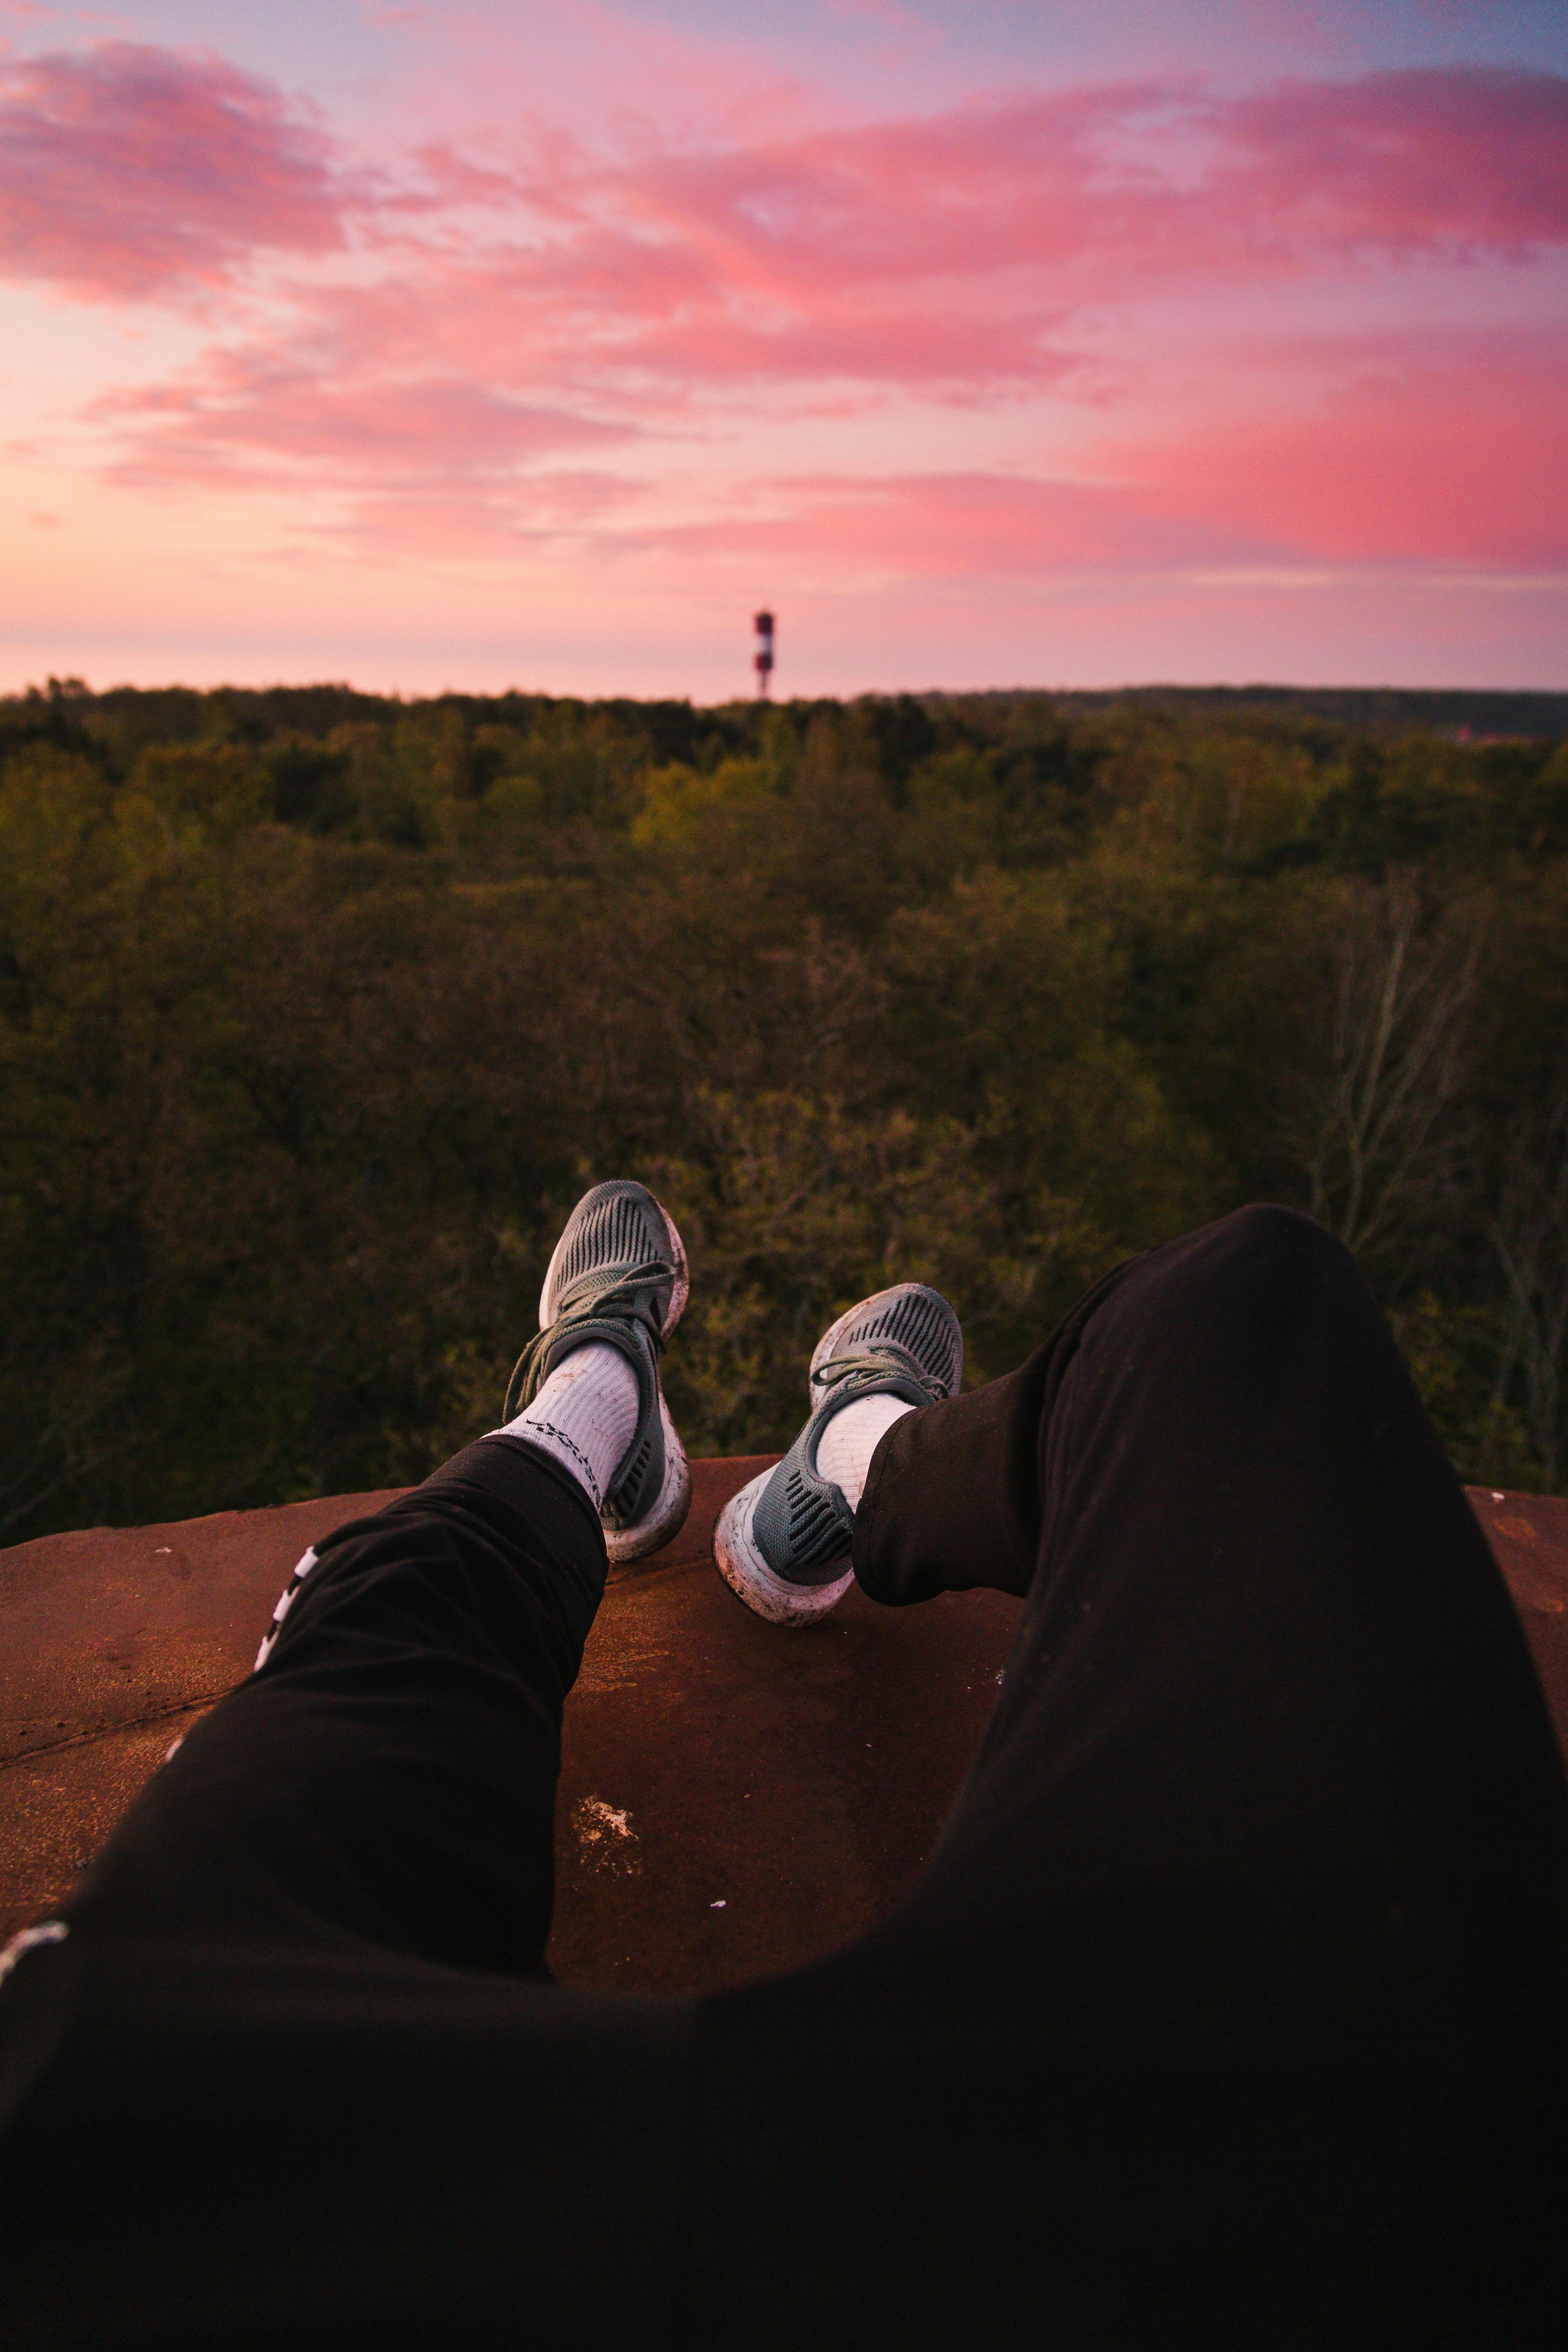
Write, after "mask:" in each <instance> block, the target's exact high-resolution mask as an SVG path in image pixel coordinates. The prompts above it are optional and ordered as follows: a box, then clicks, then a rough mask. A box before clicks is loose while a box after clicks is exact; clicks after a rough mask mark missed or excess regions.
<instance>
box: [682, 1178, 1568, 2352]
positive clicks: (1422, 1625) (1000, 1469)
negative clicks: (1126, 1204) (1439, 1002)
mask: <svg viewBox="0 0 1568 2352" xmlns="http://www.w3.org/2000/svg"><path fill="white" fill-rule="evenodd" d="M855 1564H856V1570H857V1574H858V1578H859V1580H860V1582H861V1584H862V1586H863V1587H864V1588H865V1590H867V1591H868V1592H869V1593H871V1594H872V1595H873V1597H878V1598H883V1599H887V1600H892V1601H900V1600H909V1599H917V1598H921V1597H924V1596H927V1595H930V1594H933V1593H935V1592H937V1591H942V1590H944V1589H950V1588H962V1587H964V1586H970V1585H974V1584H982V1583H984V1584H992V1585H996V1586H1000V1587H1001V1588H1002V1589H1003V1590H1006V1591H1016V1592H1020V1593H1026V1594H1027V1606H1026V1612H1025V1615H1024V1618H1023V1620H1022V1622H1021V1625H1020V1629H1019V1633H1018V1636H1017V1640H1016V1645H1015V1647H1014V1650H1013V1653H1012V1654H1011V1657H1010V1658H1009V1661H1008V1663H1007V1666H1006V1670H1005V1680H1004V1685H1003V1690H1002V1693H1001V1696H1000V1699H999V1703H998V1706H997V1709H996V1712H995V1715H994V1719H993V1721H992V1723H991V1725H990V1727H989V1729H988V1731H987V1734H986V1737H985V1738H984V1742H983V1744H982V1748H981V1750H980V1753H979V1755H978V1757H977V1758H976V1759H975V1763H974V1766H973V1769H972V1771H971V1773H970V1775H969V1778H968V1780H967V1782H966V1785H965V1788H964V1790H963V1792H962V1795H961V1798H960V1800H959V1802H958V1804H957V1806H956V1807H955V1809H954V1811H953V1814H952V1819H951V1821H950V1822H949V1824H948V1826H947V1829H946V1831H945V1832H944V1835H943V1837H942V1841H941V1843H940V1845H939V1848H938V1851H937V1852H936V1853H935V1855H934V1857H933V1859H932V1862H931V1864H930V1866H929V1867H928V1871H927V1873H926V1875H925V1877H924V1879H923V1881H922V1883H921V1885H920V1886H919V1887H918V1888H917V1890H916V1892H915V1894H914V1895H913V1897H912V1898H911V1900H910V1903H909V1904H908V1905H907V1906H905V1908H904V1910H903V1911H902V1912H901V1913H900V1915H899V1916H897V1917H895V1918H894V1919H893V1920H892V1921H891V1922H889V1924H888V1926H887V1927H884V1928H883V1929H881V1930H879V1932H878V1933H876V1934H874V1935H873V1936H872V1937H868V1938H867V1939H866V1940H865V1941H864V1942H863V1943H862V1944H860V1945H859V1946H858V1947H856V1948H853V1949H851V1950H850V1951H849V1952H847V1953H846V1954H844V1955H842V1956H840V1957H839V1958H837V1959H835V1960H831V1961H828V1962H826V1963H825V1964H823V1965H822V1966H821V1967H819V1968H816V1969H808V1970H804V1971H802V1972H800V1973H799V1974H798V1975H797V1976H795V1977H794V1978H792V1979H787V1980H785V1981H784V1982H783V1983H781V1984H779V1985H775V1986H771V1987H763V1988H758V1989H757V1990H754V1991H751V1992H744V1993H739V1994H733V1995H730V1996H726V1997H724V1998H723V1999H721V2000H716V2001H711V2002H709V2003H707V2004H705V2007H704V2011H703V2013H702V2021H701V2027H700V2081H701V2084H702V2094H701V2103H700V2121H699V2128H700V2133H701V2135H702V2137H703V2138H704V2141H705V2142H708V2143H710V2157H709V2160H708V2162H707V2163H706V2164H705V2166H704V2171H703V2178H704V2179H705V2181H706V2182H707V2184H708V2189H707V2195H706V2200H705V2210H704V2214H703V2221H702V2228H701V2232H700V2246H701V2250H702V2252H701V2261H700V2266H699V2271H698V2274H697V2283H696V2287H695V2290H694V2296H693V2305H692V2309H693V2314H694V2326H695V2329H696V2332H697V2336H698V2340H700V2341H703V2342H711V2343H715V2344H718V2343H724V2344H729V2343H739V2342H742V2341H745V2342H747V2343H748V2344H750V2345H752V2346H759V2345H764V2344H774V2343H776V2344H778V2345H780V2346H782V2345H784V2344H786V2343H793V2342H796V2341H806V2340H810V2341H813V2342H814V2343H823V2344H837V2343H844V2344H849V2343H851V2342H857V2343H861V2344H863V2343H865V2342H866V2341H868V2340H871V2341H877V2342H881V2341H884V2340H886V2341H892V2340H894V2339H895V2338H896V2337H897V2336H899V2335H900V2333H901V2334H902V2335H903V2336H905V2337H906V2338H907V2339H908V2340H912V2341H915V2342H921V2343H924V2342H931V2343H937V2342H945V2341H950V2340H956V2331H959V2330H967V2331H968V2332H969V2333H970V2335H971V2336H973V2337H975V2338H977V2339H983V2338H984V2336H985V2331H986V2328H987V2327H1001V2326H1005V2325H1008V2324H1009V2323H1008V2320H1007V2315H1009V2314H1011V2315H1012V2318H1011V2323H1010V2324H1011V2326H1013V2328H1014V2329H1015V2330H1017V2329H1018V2328H1020V2327H1024V2328H1029V2327H1033V2328H1036V2329H1037V2330H1038V2331H1039V2332H1040V2333H1041V2334H1042V2336H1045V2335H1047V2334H1048V2336H1049V2338H1050V2340H1052V2341H1054V2342H1059V2343H1064V2344H1078V2343H1081V2342H1085V2341H1092V2342H1096V2343H1112V2344H1117V2345H1122V2344H1131V2343H1144V2342H1148V2343H1159V2344H1161V2345H1162V2346H1165V2345H1173V2344H1184V2343H1189V2342H1193V2343H1210V2342H1214V2341H1228V2340H1234V2339H1235V2338H1237V2337H1240V2338H1241V2339H1242V2340H1246V2341H1249V2342H1256V2343H1267V2344H1268V2345H1269V2346H1270V2347H1273V2346H1276V2345H1279V2344H1285V2343H1296V2342H1303V2343H1316V2342H1319V2341H1326V2340H1330V2339H1331V2338H1332V2337H1334V2336H1336V2335H1337V2336H1343V2335H1345V2334H1347V2333H1349V2334H1353V2335H1354V2336H1355V2338H1356V2340H1358V2341H1361V2340H1364V2341H1373V2342H1389V2343H1404V2342H1406V2341H1422V2342H1429V2341H1430V2342H1444V2341H1449V2340H1452V2336H1451V2334H1450V2330H1451V2329H1453V2330H1457V2331H1458V2340H1461V2341H1479V2340H1483V2336H1484V2338H1485V2340H1487V2341H1489V2342H1501V2341H1513V2340H1521V2341H1536V2340H1540V2339H1539V2338H1538V2337H1537V2336H1536V2335H1535V2334H1533V2333H1532V2330H1534V2329H1535V2328H1536V2327H1537V2326H1539V2323H1540V2321H1541V2317H1542V2310H1543V2309H1544V2310H1545V2311H1546V2312H1548V2313H1549V2314H1550V2315H1551V2318H1552V2324H1553V2325H1557V2324H1560V2321H1561V2307H1560V2299H1561V2297H1562V2296H1563V2294H1568V2277H1565V2276H1564V2266H1563V2261H1562V2260H1561V2256H1562V2253H1563V2246H1562V2240H1563V2235H1564V2234H1565V2233H1563V2231H1562V2230H1561V2227H1560V2213H1559V2207H1558V2202H1557V2200H1559V2199H1560V2198H1561V2197H1562V2196H1563V2193H1564V2188H1565V2185H1568V2184H1565V2180H1564V2174H1563V2145H1562V2131H1561V2123H1562V2103H1563V2097H1564V2095H1565V2093H1568V2063H1565V2056H1564V2046H1563V2030H1564V2017H1565V2014H1568V1926H1565V1919H1568V1804H1565V1800H1564V1791H1563V1774H1562V1769H1561V1765H1560V1761H1559V1759H1558V1757H1557V1755H1556V1752H1555V1748H1554V1746H1553V1743H1552V1733H1551V1728H1550V1725H1549V1722H1548V1720H1547V1717H1546V1714H1545V1709H1544V1706H1543V1703H1542V1697H1541V1695H1540V1692H1539V1689H1538V1686H1537V1685H1536V1683H1535V1679H1534V1675H1533V1672H1532V1669H1531V1663H1530V1659H1529V1655H1528V1652H1527V1650H1526V1647H1525V1644H1524V1642H1523V1638H1522V1635H1521V1632H1520V1629H1519V1627H1518V1625H1517V1622H1515V1620H1514V1617H1513V1613H1512V1610H1511V1605H1510V1601H1509V1599H1508V1596H1507V1593H1506V1591H1505V1590H1504V1588H1503V1586H1502V1584H1501V1581H1500V1577H1499V1575H1498V1572H1497V1570H1496V1568H1495V1566H1494V1564H1493V1562H1492V1560H1491V1559H1490V1556H1489V1552H1488V1551H1487V1549H1486V1546H1485V1544H1484V1542H1483V1541H1482V1539H1481V1537H1480V1535H1479V1529H1478V1528H1477V1527H1476V1524H1475V1521H1474V1519H1473V1517H1472V1516H1471V1514H1470V1512H1469V1509H1468V1505H1467V1504H1466V1502H1465V1499H1464V1496H1463V1494H1462V1491H1461V1490H1460V1488H1459V1487H1458V1483H1457V1481H1456V1480H1455V1477H1454V1475H1453V1473H1452V1471H1451V1469H1450V1468H1449V1466H1448V1465H1447V1462H1446V1460H1445V1459H1444V1457H1443V1454H1442V1452H1441V1449H1440V1447H1439V1446H1438V1444H1437V1443H1436V1439H1435V1437H1434V1435H1433V1433H1432V1431H1431V1429H1430V1426H1429V1424H1428V1423H1427V1422H1426V1416H1425V1414H1424V1412H1422V1410H1421V1407H1420V1404H1419V1402H1418V1400H1417V1399H1416V1396H1415V1391H1414V1389H1413V1387H1412V1385H1411V1382H1410V1380H1409V1377H1408V1374H1407V1372H1406V1370H1405V1367H1404V1365H1403V1363H1402V1361H1401V1360H1400V1358H1399V1355H1398V1352H1397V1349H1396V1348H1395V1347H1394V1342H1393V1339H1392V1338H1391V1336H1390V1334H1389V1332H1388V1329H1387V1327H1386V1325H1385V1323H1384V1319H1383V1318H1382V1317H1381V1315H1380V1314H1379V1313H1378V1311H1377V1309H1376V1307H1375V1305H1374V1304H1373V1300H1372V1298H1371V1296H1370V1294H1369V1293H1368V1291H1367V1289H1366V1286H1365V1285H1364V1283H1363V1280H1362V1278H1361V1276H1360V1275H1359V1274H1358V1273H1357V1271H1356V1269H1355V1267H1354V1265H1353V1264H1352V1261H1351V1259H1350V1258H1349V1256H1348V1255H1347V1254H1346V1253H1345V1252H1344V1251H1343V1250H1342V1249H1341V1248H1340V1247H1339V1245H1338V1244H1335V1243H1334V1242H1332V1241H1331V1238H1330V1237H1329V1236H1328V1235H1327V1234H1323V1233H1322V1232H1321V1230H1320V1229H1319V1228H1317V1227H1316V1226H1314V1225H1312V1224H1310V1223H1309V1222H1308V1221H1307V1220H1305V1219H1302V1218H1299V1217H1295V1216H1292V1215H1289V1213H1284V1212H1280V1211H1273V1210H1258V1211H1250V1212H1244V1213H1240V1214H1239V1215H1237V1216H1236V1217H1233V1218H1229V1219H1226V1220H1225V1221H1224V1222H1223V1223H1220V1224H1219V1225H1216V1226H1214V1227H1211V1228H1209V1229H1207V1230H1206V1231H1205V1232H1204V1233H1201V1234H1194V1235H1192V1236H1189V1237H1188V1238H1187V1239H1186V1240H1184V1241H1182V1242H1179V1243H1175V1244H1172V1245H1170V1246H1169V1247H1168V1248H1164V1249H1161V1250H1156V1251H1152V1252H1151V1253H1149V1254H1148V1255H1146V1256H1144V1257H1142V1258H1141V1259H1138V1260H1136V1261H1134V1262H1133V1263H1132V1264H1131V1265H1128V1266H1126V1267H1123V1268H1122V1269H1121V1270H1120V1272H1119V1273H1118V1274H1117V1275H1115V1276H1111V1277H1110V1279H1109V1280H1108V1281H1107V1282H1105V1283H1103V1284H1102V1285H1100V1286H1099V1288H1098V1289H1097V1290H1096V1291H1095V1292H1093V1293H1091V1294H1090V1296H1089V1298H1088V1299H1086V1300H1085V1301H1084V1302H1082V1304H1081V1306H1080V1307H1079V1309H1077V1310H1075V1312H1074V1313H1073V1315H1071V1316H1070V1317H1069V1318H1068V1320H1067V1322H1066V1323H1065V1324H1064V1325H1063V1326H1062V1328H1060V1329H1059V1330H1058V1332H1057V1333H1056V1334H1055V1335H1054V1336H1053V1338H1052V1339H1050V1340H1049V1341H1048V1342H1047V1344H1046V1345H1045V1346H1044V1347H1043V1348H1042V1349H1040V1350H1039V1351H1038V1352H1037V1355H1036V1356H1035V1357H1034V1358H1032V1359H1031V1360H1030V1361H1029V1362H1028V1363H1027V1364H1026V1365H1025V1366H1024V1367H1023V1369H1022V1370H1020V1371H1019V1372H1018V1373H1016V1374H1015V1375H1013V1376H1012V1377H1011V1378H1010V1379H1009V1380H1007V1381H997V1382H995V1383H994V1384H993V1385H992V1386H991V1387H990V1388H988V1389H986V1390H984V1391H979V1392H977V1393H976V1394H974V1395H973V1396H971V1397H964V1398H961V1399H955V1400H953V1401H952V1402H943V1403H936V1404H932V1405H931V1406H929V1407H927V1408H925V1409H924V1410H922V1411H920V1412H912V1413H910V1414H909V1415H908V1416H906V1417H904V1418H903V1419H901V1420H900V1422H899V1423H897V1424H896V1425H895V1426H894V1427H893V1428H892V1429H891V1431H890V1432H889V1434H888V1436H887V1437H886V1438H885V1439H884V1440H883V1441H882V1444H881V1445H880V1446H879V1450H878V1454H877V1455H876V1458H875V1460H874V1461H873V1464H872V1467H871V1472H870V1475H869V1478H868V1484H867V1487H866V1491H865V1495H864V1497H863V1500H862V1503H861V1507H860V1510H859V1513H858V1519H857V1527H856V1536H855ZM759 2111H762V2112H766V2113H768V2114H769V2115H770V2116H771V2118H772V2130H771V2147H770V2150H769V2162H768V2168H767V2170H768V2177H769V2179H770V2181H772V2182H775V2183H779V2184H784V2183H790V2184H796V2185H797V2186H798V2187H799V2189H800V2190H801V2192H802V2193H803V2194H805V2195H808V2196H809V2200H810V2208H809V2210H810V2218H811V2229H812V2231H813V2237H814V2244H815V2249H816V2251H815V2255H814V2257H813V2258H812V2259H804V2258H803V2257H802V2255H801V2253H800V2251H799V2245H798V2241H797V2238H795V2237H792V2236H791V2235H790V2234H789V2233H788V2232H787V2231H782V2230H781V2228H780V2226H779V2221H780V2216H779V2214H778V2211H777V2210H776V2209H775V2208H774V2207H773V2206H772V2205H770V2203H769V2201H768V2200H767V2199H766V2197H764V2196H763V2195H761V2194H759V2193H758V2192H757V2190H756V2184H755V2179H754V2171H752V2172H749V2171H748V2166H747V2160H746V2158H747V2150H748V2147H749V2145H750V2142H749V2139H748V2134H749V2133H750V2132H751V2131H752V2126H751V2125H750V2124H749V2122H748V2120H747V2118H748V2116H751V2115H755V2114H756V2113H757V2112H759ZM737 2182H740V2183H742V2184H743V2186H742V2188H739V2189H737V2188H736V2187H735V2186H734V2185H733V2184H735V2183H737ZM748 2299H749V2300H750V2302H751V2305H752V2309H751V2312H750V2315H749V2316H747V2317H745V2318H744V2319H743V2318H742V2307H743V2305H744V2304H745V2303H746V2302H747V2300H748ZM759 2305H760V2306H761V2310H762V2312H763V2313H764V2314H766V2318H765V2319H764V2318H763V2317H762V2316H759V2309H758V2306H759ZM1478 2327H1479V2328H1480V2329H1481V2331H1482V2334H1481V2335H1477V2333H1476V2330H1477V2328H1478ZM1511 2331H1517V2338H1516V2334H1515V2333H1514V2332H1511Z"/></svg>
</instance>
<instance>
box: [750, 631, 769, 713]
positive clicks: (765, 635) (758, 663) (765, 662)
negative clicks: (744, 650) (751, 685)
mask: <svg viewBox="0 0 1568 2352" xmlns="http://www.w3.org/2000/svg"><path fill="white" fill-rule="evenodd" d="M752 626H753V627H754V628H755V630H756V632H757V650H756V653H755V655H754V656H753V658H752V668H753V669H754V670H755V671H756V673H757V692H758V693H759V695H761V697H762V698H763V701H764V702H765V701H766V700H767V698H768V680H769V679H770V678H771V677H772V676H773V614H771V613H759V614H757V617H756V620H755V621H754V622H753V624H752Z"/></svg>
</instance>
